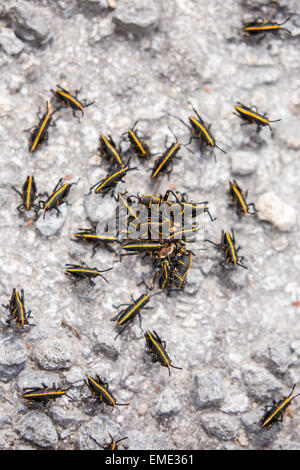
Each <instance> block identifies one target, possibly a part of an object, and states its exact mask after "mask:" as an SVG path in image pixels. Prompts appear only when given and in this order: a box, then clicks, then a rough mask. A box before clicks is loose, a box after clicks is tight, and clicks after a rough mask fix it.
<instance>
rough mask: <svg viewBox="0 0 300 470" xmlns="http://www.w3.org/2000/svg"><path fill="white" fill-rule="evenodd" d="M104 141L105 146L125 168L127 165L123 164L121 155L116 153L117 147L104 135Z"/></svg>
mask: <svg viewBox="0 0 300 470" xmlns="http://www.w3.org/2000/svg"><path fill="white" fill-rule="evenodd" d="M102 139H103V140H104V142H105V145H106V146H107V147H108V148H109V150H110V151H111V152H112V153H113V154H114V156H115V157H116V159H117V160H118V162H119V164H120V165H121V166H122V167H123V168H124V167H125V165H124V163H123V162H122V160H121V158H120V155H119V154H118V152H117V151H116V149H115V147H114V146H113V145H112V144H111V143H110V142H109V141H108V140H107V138H106V137H105V136H104V135H103V136H102Z"/></svg>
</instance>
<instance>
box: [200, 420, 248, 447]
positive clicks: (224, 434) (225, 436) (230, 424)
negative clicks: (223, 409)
mask: <svg viewBox="0 0 300 470" xmlns="http://www.w3.org/2000/svg"><path fill="white" fill-rule="evenodd" d="M200 423H201V426H202V427H203V429H204V430H205V432H206V433H207V434H208V435H209V436H211V437H216V438H217V439H219V440H221V441H230V440H232V439H235V438H236V437H237V435H238V430H239V425H238V422H235V421H234V420H232V419H231V418H230V417H229V416H226V415H219V414H216V413H207V414H202V415H201V417H200Z"/></svg>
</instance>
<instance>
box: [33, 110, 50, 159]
mask: <svg viewBox="0 0 300 470" xmlns="http://www.w3.org/2000/svg"><path fill="white" fill-rule="evenodd" d="M50 116H51V112H50V111H48V113H47V114H46V117H45V119H44V122H43V123H42V125H41V127H40V129H39V132H38V134H37V136H36V138H35V140H34V142H33V144H32V146H31V149H30V152H33V151H34V150H35V148H36V146H37V144H38V142H39V139H40V136H41V134H42V132H43V130H44V128H45V126H46V124H47V122H48V120H49V118H50Z"/></svg>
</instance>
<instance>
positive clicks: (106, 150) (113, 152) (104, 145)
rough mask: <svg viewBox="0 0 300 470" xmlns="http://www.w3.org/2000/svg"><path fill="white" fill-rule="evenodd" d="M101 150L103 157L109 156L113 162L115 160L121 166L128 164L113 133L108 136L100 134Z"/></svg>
mask: <svg viewBox="0 0 300 470" xmlns="http://www.w3.org/2000/svg"><path fill="white" fill-rule="evenodd" d="M99 152H100V155H101V156H102V157H103V158H109V159H110V161H111V162H115V164H116V165H117V166H118V167H119V168H125V166H126V164H125V163H124V162H123V160H122V156H121V151H120V149H117V146H116V144H115V142H114V141H113V139H112V136H111V135H109V136H108V137H106V136H105V135H103V134H101V135H100V139H99Z"/></svg>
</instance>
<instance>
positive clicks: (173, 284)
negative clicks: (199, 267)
mask: <svg viewBox="0 0 300 470" xmlns="http://www.w3.org/2000/svg"><path fill="white" fill-rule="evenodd" d="M282 24H284V23H282ZM282 24H279V23H274V22H272V21H264V20H263V19H261V18H257V19H256V20H254V21H252V22H248V23H245V24H244V25H243V32H244V34H245V35H246V36H247V37H252V36H261V35H262V36H264V35H265V34H267V33H268V32H272V33H278V32H279V31H280V30H285V28H282ZM285 31H287V30H285ZM287 32H289V31H287ZM51 91H52V93H53V96H54V98H55V100H56V101H57V103H58V105H57V106H56V107H54V106H53V104H52V103H51V102H50V101H47V103H46V109H45V112H44V114H43V115H42V116H39V121H38V123H37V125H36V126H34V127H33V129H32V130H31V133H30V137H29V152H30V153H34V152H36V151H37V150H38V149H39V148H40V147H41V145H42V144H43V143H44V142H46V141H47V140H48V130H49V127H50V126H51V125H53V124H54V122H53V116H54V114H55V113H57V112H58V111H59V110H60V109H61V108H62V107H69V108H71V110H72V111H73V115H74V116H76V112H77V111H78V112H81V114H82V116H83V114H84V109H85V108H87V107H88V106H90V105H92V104H93V103H94V102H87V101H86V100H84V101H79V99H78V97H77V95H78V91H77V92H75V93H74V94H73V93H71V92H69V91H67V90H66V89H64V88H62V87H61V86H59V85H57V89H56V90H51ZM234 110H235V112H234V114H235V115H236V116H238V117H239V118H240V119H241V120H242V121H243V124H244V125H248V124H249V125H250V124H254V125H256V129H257V132H259V131H260V130H261V128H262V127H265V126H266V127H269V129H270V130H271V125H270V123H272V122H276V121H280V119H276V120H273V121H271V120H270V119H269V118H268V116H267V113H264V114H261V113H259V111H258V109H257V108H256V107H255V106H251V105H245V104H242V103H240V102H237V103H236V105H235V106H234ZM193 112H194V115H190V116H189V117H188V122H185V121H184V120H182V119H181V118H178V119H179V120H180V122H181V123H182V124H184V126H185V127H187V128H188V129H189V131H190V133H191V136H190V140H189V142H188V144H185V145H184V146H185V147H186V148H188V146H189V145H190V143H191V142H192V141H193V140H195V141H196V142H197V143H198V144H199V148H200V150H201V152H202V153H203V152H204V151H205V150H206V149H209V150H210V151H212V153H213V155H214V158H215V160H216V156H215V150H216V149H218V150H220V151H221V152H223V153H224V154H227V153H226V151H225V150H223V149H222V148H221V147H219V146H218V145H217V143H216V140H215V138H214V136H213V134H212V132H211V125H210V124H207V123H205V121H204V120H203V119H202V118H201V117H200V115H199V113H198V111H197V110H196V109H195V108H194V107H193ZM137 124H138V121H136V122H135V123H134V125H133V126H132V127H131V128H130V129H129V130H128V131H126V132H125V133H124V134H123V135H122V138H123V140H127V141H128V142H129V143H130V148H131V150H132V152H133V153H134V154H135V155H136V157H137V158H138V159H139V161H149V160H151V159H152V158H153V157H154V156H155V154H154V153H153V152H152V151H151V149H150V146H149V145H148V144H147V143H146V142H145V141H144V140H143V138H141V137H140V132H139V130H137ZM170 131H171V133H172V134H173V136H174V139H175V140H174V141H173V142H172V144H171V145H170V146H168V147H166V149H165V150H164V151H163V152H161V153H160V154H159V156H158V158H156V159H155V160H154V162H153V166H152V168H151V180H152V181H154V180H157V179H158V178H159V177H160V176H161V175H163V174H167V175H168V176H169V175H170V173H171V171H172V167H173V163H174V162H175V160H176V159H178V158H179V157H178V154H179V151H180V149H181V147H182V145H183V144H181V143H180V142H179V140H178V138H177V136H176V135H175V134H174V133H173V131H172V130H171V129H170ZM121 143H122V141H121ZM121 143H120V144H119V146H117V145H116V144H115V142H114V140H113V138H112V136H111V135H104V134H101V135H100V138H99V153H100V155H101V158H102V159H103V160H107V161H109V162H110V164H111V168H110V171H109V172H108V174H107V175H106V177H105V178H103V179H102V180H101V181H99V182H97V183H96V184H95V185H93V186H92V187H91V188H90V191H89V193H88V194H91V193H92V192H93V193H94V194H98V195H101V196H105V195H107V194H109V193H110V194H114V191H115V189H116V187H117V185H118V183H119V182H124V179H123V178H125V176H126V174H127V172H129V171H132V170H136V169H137V168H136V167H130V159H131V157H129V158H127V159H126V158H124V152H123V151H122V148H121ZM74 184H77V182H76V183H67V182H65V183H64V182H63V178H60V179H59V181H58V183H57V184H56V186H55V188H54V189H53V191H52V193H51V194H50V195H48V194H47V193H43V194H39V193H38V191H37V185H36V182H35V179H34V176H27V178H26V181H25V183H24V184H23V187H22V190H21V191H20V190H18V189H17V188H16V187H13V189H14V190H15V191H16V192H17V193H18V194H19V195H20V197H21V199H22V203H21V204H20V205H19V206H18V207H17V210H18V212H19V214H20V215H21V216H25V215H26V214H29V213H30V211H33V212H34V214H35V218H36V217H38V215H39V213H40V211H41V210H42V211H43V217H45V215H46V213H47V212H49V211H52V210H55V211H56V213H57V215H59V214H60V209H59V207H60V206H61V205H62V204H63V203H65V204H68V202H67V197H68V194H69V192H70V190H71V187H72V186H73V185H74ZM43 195H45V196H46V199H45V200H42V199H41V198H42V197H43ZM228 195H229V198H230V200H231V202H232V205H233V207H234V208H235V209H236V212H237V214H238V216H239V217H241V216H245V215H254V216H255V215H256V213H257V210H256V208H255V204H254V203H248V202H247V197H248V195H247V192H244V191H243V190H242V189H241V187H240V185H239V184H238V183H237V182H236V181H235V180H233V181H230V182H229V191H228ZM117 199H118V201H119V208H118V214H117V217H118V221H119V231H118V233H117V234H109V233H108V232H107V231H104V232H102V233H97V231H96V227H95V226H92V228H89V229H83V228H80V229H79V230H78V231H77V232H76V233H75V234H74V240H75V241H81V242H85V243H90V244H91V245H92V246H93V255H94V254H95V252H96V249H97V248H98V247H99V246H100V247H102V246H105V247H106V248H107V249H108V250H110V251H111V252H113V253H116V251H115V250H114V248H113V247H112V246H113V245H114V244H119V245H120V248H121V251H122V252H121V254H120V260H122V259H123V257H125V256H129V255H138V256H141V257H142V258H143V259H146V260H148V261H150V262H151V264H152V268H153V271H154V272H153V275H152V279H151V284H150V287H149V288H148V290H149V291H152V290H153V289H154V287H155V285H156V284H157V285H158V287H159V289H160V292H157V293H155V294H150V293H149V292H146V293H143V294H141V295H140V296H139V297H138V298H137V299H134V298H133V297H132V296H131V302H130V303H128V304H121V305H118V306H114V307H115V308H117V309H118V313H117V314H116V315H115V316H114V317H113V318H111V320H112V321H114V322H116V325H117V328H118V329H119V331H118V333H117V335H116V337H115V339H117V338H118V337H119V336H120V335H121V334H122V333H123V331H124V330H125V329H126V328H127V327H128V325H130V324H131V323H132V322H133V321H134V319H135V318H136V317H138V318H139V321H140V327H141V311H142V310H146V309H148V308H151V307H149V306H148V303H149V302H150V300H151V298H152V297H153V296H155V295H158V294H161V293H162V291H163V292H166V293H167V295H170V293H171V292H173V291H180V290H181V291H182V290H183V289H184V286H185V284H186V281H187V276H188V272H189V270H190V268H191V266H192V262H193V257H194V256H195V254H194V253H193V252H192V251H191V250H190V249H188V248H187V247H186V244H187V243H191V242H193V241H194V239H193V236H194V235H195V234H196V233H197V232H199V230H200V229H201V225H197V224H196V222H195V219H196V216H198V215H199V214H202V213H206V214H207V215H208V216H209V218H210V220H211V221H214V220H215V218H213V217H212V215H211V213H210V210H209V207H208V202H207V201H204V202H193V201H190V200H189V199H188V197H187V195H186V194H185V193H180V192H178V191H177V192H174V191H172V190H168V191H166V193H165V194H164V195H163V196H162V195H154V194H150V195H149V194H148V195H147V194H146V195H139V194H137V195H128V194H127V193H123V194H121V193H120V192H119V193H118V197H117ZM37 201H38V203H37ZM135 202H137V203H138V204H139V210H137V208H136V204H135ZM141 207H142V209H143V210H141ZM188 214H189V215H190V216H191V217H190V218H187V215H188ZM183 221H184V223H183ZM187 221H188V223H187ZM204 241H205V242H209V243H212V244H213V245H214V246H215V247H216V248H217V249H218V250H219V251H221V252H222V253H223V254H224V259H223V260H222V261H221V262H220V264H221V266H222V267H225V266H226V265H228V266H241V267H243V268H245V269H247V266H245V265H244V264H243V257H242V256H239V254H238V252H239V248H240V247H239V246H237V243H236V240H235V234H234V231H233V229H231V232H229V231H225V230H222V233H221V240H220V243H215V242H212V241H211V240H208V239H206V240H204ZM111 269H112V268H108V269H105V270H102V271H100V270H99V269H97V268H90V267H88V266H87V265H86V264H85V263H84V262H81V263H80V264H67V265H66V271H65V274H66V275H67V276H69V277H72V278H73V279H75V281H77V280H82V279H87V280H88V281H89V283H90V285H91V286H94V285H95V283H94V281H93V279H94V278H95V277H98V276H101V277H102V278H103V279H104V280H105V281H107V280H106V278H105V277H104V276H103V275H102V273H103V272H106V271H109V270H111ZM143 283H144V284H146V283H145V282H144V281H143ZM147 287H148V286H147ZM5 308H6V309H7V310H8V312H9V318H8V319H7V324H8V325H10V324H11V322H13V321H14V322H15V323H16V325H17V326H19V327H22V328H23V327H24V326H25V325H29V326H33V325H32V324H30V323H29V321H28V319H29V318H30V315H31V311H26V308H25V298H24V290H23V289H22V290H21V291H20V292H18V291H17V290H16V289H15V288H14V289H13V291H12V294H11V299H10V301H9V304H8V305H5ZM120 308H121V310H119V309H120ZM141 328H142V327H141ZM144 337H145V341H146V347H147V352H148V353H149V354H151V356H152V359H153V361H155V362H159V363H160V364H161V366H163V367H166V368H168V371H169V375H170V368H174V369H181V368H180V367H178V366H175V365H173V363H172V360H171V359H170V356H169V354H168V352H167V350H166V341H165V340H162V339H161V338H160V336H159V335H158V333H157V332H156V331H155V330H153V331H151V330H149V329H148V330H146V331H145V332H144ZM84 382H85V384H86V386H87V387H88V389H89V390H90V392H91V393H92V397H94V398H96V399H97V400H98V401H99V402H101V403H104V404H106V405H107V406H110V407H112V408H114V407H115V406H126V407H127V406H129V403H119V402H118V401H117V399H116V398H115V396H114V395H113V394H112V392H111V391H110V388H109V385H108V383H107V382H106V381H105V379H103V378H101V377H100V376H99V375H95V376H87V377H86V379H85V380H84ZM71 388H72V386H71V387H69V388H66V389H63V388H61V387H57V386H56V385H55V383H53V385H52V386H51V387H48V386H47V385H46V384H44V383H42V386H41V387H28V388H25V389H24V391H23V398H24V400H25V401H26V402H27V403H28V404H33V403H43V404H44V405H46V404H47V403H48V402H49V401H51V400H55V399H56V398H59V397H62V396H69V395H68V394H67V392H68V390H69V389H71ZM294 388H295V385H294V386H293V389H292V391H291V393H290V394H289V395H288V396H287V397H282V398H281V399H280V400H279V401H278V402H276V401H274V400H273V404H272V405H270V406H266V407H265V408H264V415H263V417H262V419H261V421H260V425H261V427H262V428H267V429H268V428H271V427H272V425H273V424H274V423H278V422H280V421H282V418H283V415H284V412H285V410H286V409H287V408H288V406H289V405H290V404H291V402H292V400H293V399H295V398H296V397H298V396H299V394H298V395H295V396H292V394H293V391H294ZM70 398H71V397H70ZM109 436H110V439H111V440H110V442H108V443H106V444H101V443H98V441H96V440H95V439H94V438H93V437H92V436H90V437H91V439H93V440H94V441H95V442H96V443H97V445H99V446H100V447H101V448H103V449H110V450H116V449H118V443H119V442H121V441H123V440H125V439H127V437H124V438H121V439H119V440H115V439H114V438H113V437H112V436H111V434H109Z"/></svg>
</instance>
